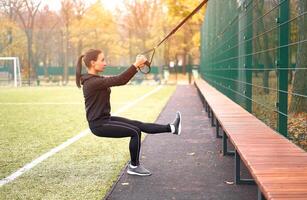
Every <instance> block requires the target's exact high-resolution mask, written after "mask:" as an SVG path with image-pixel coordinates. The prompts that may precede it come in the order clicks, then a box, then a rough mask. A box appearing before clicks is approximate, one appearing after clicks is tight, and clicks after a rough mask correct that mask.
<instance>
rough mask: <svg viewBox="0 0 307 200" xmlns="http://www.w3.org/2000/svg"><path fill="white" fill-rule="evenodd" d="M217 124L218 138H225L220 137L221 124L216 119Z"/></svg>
mask: <svg viewBox="0 0 307 200" xmlns="http://www.w3.org/2000/svg"><path fill="white" fill-rule="evenodd" d="M215 124H216V138H222V137H223V136H221V135H220V123H219V121H218V120H217V119H216V118H215Z"/></svg>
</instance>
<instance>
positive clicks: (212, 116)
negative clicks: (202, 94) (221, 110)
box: [210, 109, 215, 127]
mask: <svg viewBox="0 0 307 200" xmlns="http://www.w3.org/2000/svg"><path fill="white" fill-rule="evenodd" d="M210 110H211V126H212V127H215V124H214V118H215V117H214V114H213V111H212V109H210Z"/></svg>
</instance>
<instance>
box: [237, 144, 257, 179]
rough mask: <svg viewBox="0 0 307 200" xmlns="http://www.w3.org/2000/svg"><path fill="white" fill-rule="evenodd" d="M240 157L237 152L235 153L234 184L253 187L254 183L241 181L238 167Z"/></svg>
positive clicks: (239, 167)
mask: <svg viewBox="0 0 307 200" xmlns="http://www.w3.org/2000/svg"><path fill="white" fill-rule="evenodd" d="M240 161H241V157H240V155H239V153H238V151H237V150H236V151H235V183H236V184H246V185H255V181H254V180H252V179H241V174H240V172H241V166H240Z"/></svg>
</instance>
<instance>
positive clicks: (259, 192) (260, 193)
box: [258, 187, 266, 200]
mask: <svg viewBox="0 0 307 200" xmlns="http://www.w3.org/2000/svg"><path fill="white" fill-rule="evenodd" d="M258 200H266V198H265V197H264V195H263V194H262V192H261V190H260V189H259V187H258Z"/></svg>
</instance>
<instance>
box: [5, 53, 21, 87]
mask: <svg viewBox="0 0 307 200" xmlns="http://www.w3.org/2000/svg"><path fill="white" fill-rule="evenodd" d="M0 85H2V86H9V85H12V86H14V87H19V86H21V73H20V63H19V58H18V57H0Z"/></svg>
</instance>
